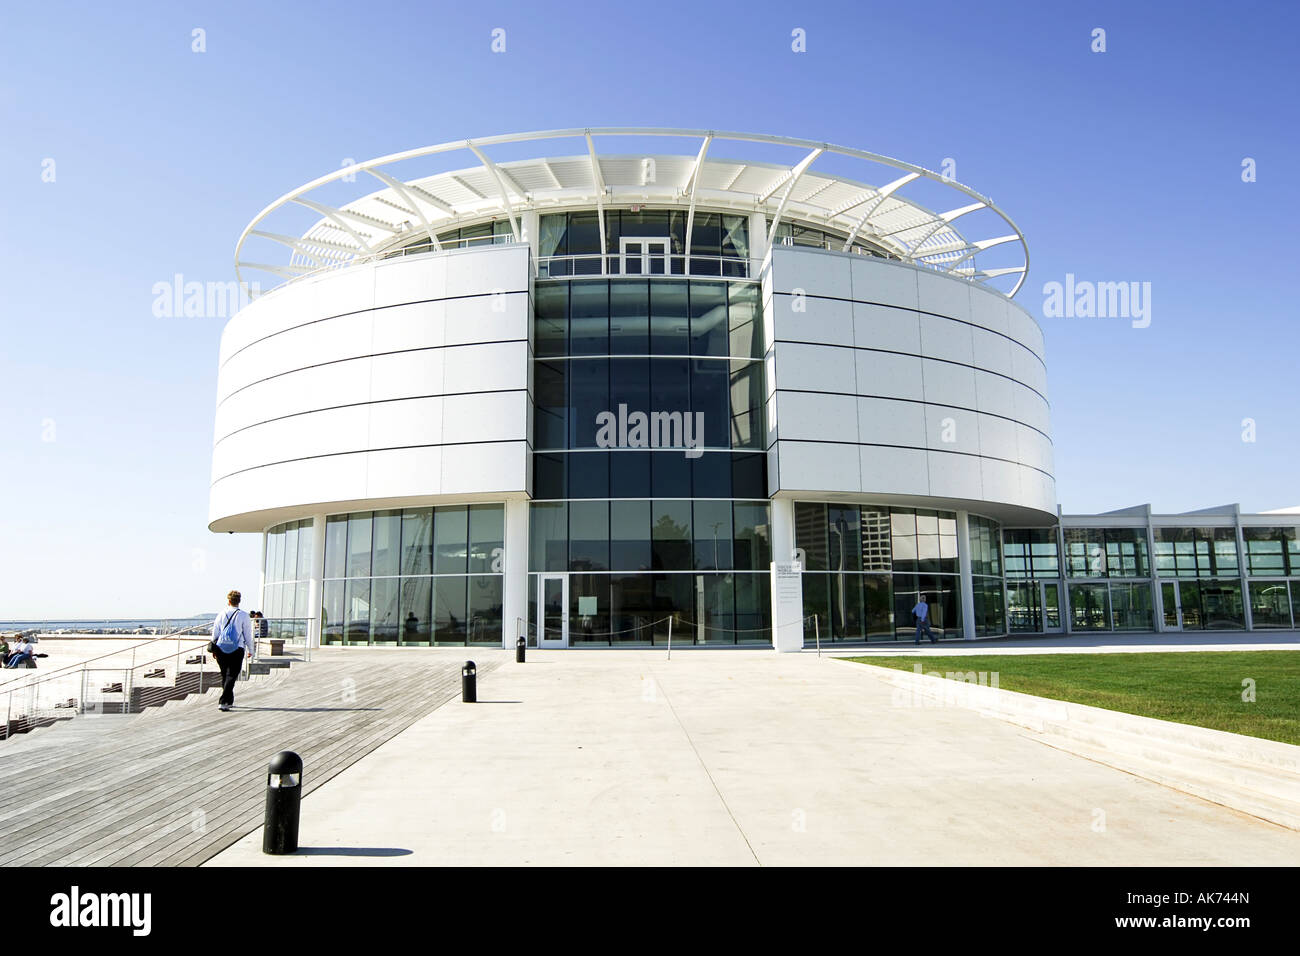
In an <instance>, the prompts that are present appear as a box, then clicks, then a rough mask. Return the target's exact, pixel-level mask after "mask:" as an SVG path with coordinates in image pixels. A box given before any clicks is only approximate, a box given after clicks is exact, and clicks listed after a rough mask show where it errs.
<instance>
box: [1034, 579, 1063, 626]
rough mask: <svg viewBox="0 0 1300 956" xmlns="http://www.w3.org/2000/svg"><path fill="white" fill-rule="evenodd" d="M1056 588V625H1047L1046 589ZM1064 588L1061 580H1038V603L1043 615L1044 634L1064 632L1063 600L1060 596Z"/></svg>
mask: <svg viewBox="0 0 1300 956" xmlns="http://www.w3.org/2000/svg"><path fill="white" fill-rule="evenodd" d="M1049 587H1054V588H1056V622H1057V623H1056V627H1049V626H1048V624H1047V589H1048V588H1049ZM1063 590H1065V584H1064V582H1062V581H1059V580H1058V581H1044V580H1040V581H1039V582H1038V605H1039V613H1041V614H1042V616H1043V633H1044V634H1063V633H1065V600H1064V599H1063V598H1062V597H1061V592H1062V591H1063Z"/></svg>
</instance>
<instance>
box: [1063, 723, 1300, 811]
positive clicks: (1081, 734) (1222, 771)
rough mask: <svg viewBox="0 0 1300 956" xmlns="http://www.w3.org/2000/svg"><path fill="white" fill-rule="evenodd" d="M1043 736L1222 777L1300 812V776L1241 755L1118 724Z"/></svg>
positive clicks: (1173, 771) (1078, 726)
mask: <svg viewBox="0 0 1300 956" xmlns="http://www.w3.org/2000/svg"><path fill="white" fill-rule="evenodd" d="M1041 736H1043V737H1050V738H1052V739H1054V740H1058V741H1063V742H1065V745H1066V746H1070V745H1074V746H1078V747H1081V748H1085V749H1088V750H1090V751H1093V752H1096V753H1101V754H1111V755H1113V756H1114V757H1116V758H1117V759H1119V758H1125V759H1128V758H1131V759H1133V760H1138V761H1141V762H1143V763H1145V764H1150V765H1152V766H1153V767H1159V768H1163V770H1164V773H1165V774H1167V775H1178V774H1188V775H1190V776H1194V777H1200V778H1205V779H1213V780H1218V781H1219V782H1220V783H1221V784H1222V785H1223V786H1226V787H1234V788H1239V789H1242V790H1245V791H1249V792H1252V793H1257V794H1260V795H1263V796H1267V797H1271V798H1275V799H1277V800H1281V801H1284V802H1289V803H1291V804H1292V805H1293V806H1294V807H1295V808H1296V810H1297V812H1300V802H1298V801H1300V774H1295V773H1292V772H1290V771H1288V770H1285V769H1281V768H1277V767H1271V766H1268V765H1265V764H1260V763H1256V762H1254V761H1252V760H1247V759H1242V758H1240V757H1235V756H1228V755H1225V754H1218V753H1212V752H1208V751H1206V750H1204V749H1201V748H1199V747H1194V746H1187V745H1185V744H1174V743H1169V742H1166V741H1163V740H1159V739H1155V738H1152V737H1149V736H1145V735H1143V734H1138V733H1130V732H1127V731H1123V730H1116V729H1114V728H1106V729H1101V728H1096V727H1089V726H1087V725H1086V724H1084V723H1081V722H1073V721H1071V722H1068V723H1057V722H1049V723H1046V724H1044V726H1043V730H1042V731H1041Z"/></svg>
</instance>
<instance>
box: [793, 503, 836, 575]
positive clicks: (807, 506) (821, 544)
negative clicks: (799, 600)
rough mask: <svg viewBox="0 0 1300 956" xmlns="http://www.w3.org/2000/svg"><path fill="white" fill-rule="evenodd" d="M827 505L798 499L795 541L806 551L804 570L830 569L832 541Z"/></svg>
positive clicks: (795, 517) (796, 545)
mask: <svg viewBox="0 0 1300 956" xmlns="http://www.w3.org/2000/svg"><path fill="white" fill-rule="evenodd" d="M827 533H828V526H827V523H826V505H823V504H818V503H816V502H810V501H796V502H795V505H794V543H795V547H796V548H802V549H803V552H804V570H806V571H827V570H830V543H829V541H828V538H827Z"/></svg>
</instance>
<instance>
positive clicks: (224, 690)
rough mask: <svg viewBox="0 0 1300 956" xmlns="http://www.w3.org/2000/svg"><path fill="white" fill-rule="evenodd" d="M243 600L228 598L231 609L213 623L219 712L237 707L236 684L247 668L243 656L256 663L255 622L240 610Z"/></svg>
mask: <svg viewBox="0 0 1300 956" xmlns="http://www.w3.org/2000/svg"><path fill="white" fill-rule="evenodd" d="M242 599H243V595H241V594H240V593H239V592H238V591H231V592H230V593H229V594H227V595H226V602H227V604H228V607H227V608H226V609H225V610H224V611H222V612H221V613H220V614H218V615H217V617H216V620H214V621H213V622H212V643H211V644H209V645H208V649H209V650H211V651H212V656H213V657H215V658H216V659H217V666H218V667H219V668H221V700H220V701H219V702H218V704H217V707H218V709H220V710H230V708H232V707H234V706H235V681H236V680H238V679H239V672H240V670H242V669H243V666H244V653H245V652H247V653H248V659H249V660H252V659H253V622H252V620H251V619H250V618H249V616H248V612H247V611H241V610H240V609H239V602H240V601H241V600H242ZM228 629H229V630H230V631H232V632H233V638H234V640H233V645H231V641H230V640H229V635H227V633H226V632H227V630H228ZM223 645H228V646H226V647H223Z"/></svg>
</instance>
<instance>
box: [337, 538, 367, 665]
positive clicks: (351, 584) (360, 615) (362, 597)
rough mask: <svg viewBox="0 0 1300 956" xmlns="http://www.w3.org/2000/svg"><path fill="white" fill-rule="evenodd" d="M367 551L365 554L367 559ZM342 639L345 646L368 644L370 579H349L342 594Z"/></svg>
mask: <svg viewBox="0 0 1300 956" xmlns="http://www.w3.org/2000/svg"><path fill="white" fill-rule="evenodd" d="M369 553H370V552H369V551H367V552H366V555H367V559H369ZM343 613H344V621H345V623H344V630H343V639H344V643H347V644H369V643H370V579H369V578H349V579H348V581H347V590H346V592H345V594H344V608H343Z"/></svg>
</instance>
